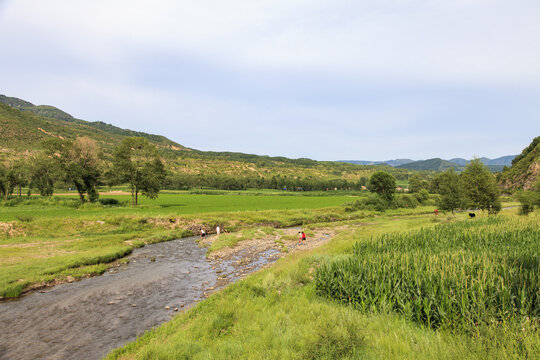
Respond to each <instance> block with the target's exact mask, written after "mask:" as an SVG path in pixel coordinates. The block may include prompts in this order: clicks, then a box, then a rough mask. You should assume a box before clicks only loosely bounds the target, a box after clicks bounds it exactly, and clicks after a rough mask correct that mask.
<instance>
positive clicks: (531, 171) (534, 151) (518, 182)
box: [500, 136, 540, 190]
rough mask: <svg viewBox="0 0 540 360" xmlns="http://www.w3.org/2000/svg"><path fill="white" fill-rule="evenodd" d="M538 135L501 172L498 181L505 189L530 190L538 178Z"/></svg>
mask: <svg viewBox="0 0 540 360" xmlns="http://www.w3.org/2000/svg"><path fill="white" fill-rule="evenodd" d="M539 174H540V136H539V137H536V138H534V139H533V141H532V142H531V144H530V145H529V146H527V147H526V148H525V149H524V150H523V152H522V153H521V154H520V155H518V156H517V157H516V158H515V159H514V161H512V166H511V167H510V168H508V169H507V170H506V171H504V172H503V173H502V174H501V177H500V183H501V184H502V186H503V187H504V188H505V189H507V190H516V189H521V188H525V190H531V189H532V188H533V186H534V184H535V182H536V181H537V180H538V179H540V177H539Z"/></svg>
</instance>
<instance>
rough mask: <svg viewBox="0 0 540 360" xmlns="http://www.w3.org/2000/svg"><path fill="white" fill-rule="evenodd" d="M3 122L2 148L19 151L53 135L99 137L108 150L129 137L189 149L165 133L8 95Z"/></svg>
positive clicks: (0, 109) (0, 103) (1, 107)
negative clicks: (88, 118)
mask: <svg viewBox="0 0 540 360" xmlns="http://www.w3.org/2000/svg"><path fill="white" fill-rule="evenodd" d="M0 123H1V124H2V127H1V128H0V147H2V148H4V149H13V150H15V151H19V150H30V151H31V150H38V149H39V148H40V143H41V142H42V141H44V140H46V139H50V138H52V137H56V138H60V139H75V138H76V137H81V136H88V137H90V138H92V139H94V140H96V141H97V142H98V143H99V144H100V145H101V147H102V148H103V149H104V151H106V152H109V151H111V150H112V149H113V148H114V147H115V146H116V144H118V143H119V142H120V141H122V139H124V138H125V137H128V136H140V137H144V138H146V139H147V140H148V141H150V142H151V143H153V144H155V145H156V146H158V147H159V148H169V149H173V150H181V149H185V148H184V147H183V146H182V145H180V144H177V143H176V142H174V141H171V140H169V139H167V138H166V137H164V136H160V135H152V134H147V133H143V132H138V131H132V130H127V129H121V128H119V127H116V126H113V125H110V124H106V123H103V122H100V121H97V122H89V121H84V120H80V119H76V118H74V117H73V116H71V115H69V114H68V113H66V112H64V111H62V110H60V109H57V108H55V107H54V106H48V105H40V106H36V105H33V104H32V103H29V102H27V101H24V100H21V99H18V98H14V97H7V96H4V95H0Z"/></svg>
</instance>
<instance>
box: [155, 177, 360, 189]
mask: <svg viewBox="0 0 540 360" xmlns="http://www.w3.org/2000/svg"><path fill="white" fill-rule="evenodd" d="M367 181H368V178H366V177H362V178H360V179H359V180H358V181H349V180H345V179H317V178H314V177H305V178H302V177H293V176H281V175H274V176H272V177H262V176H244V177H240V176H231V175H218V174H196V175H195V174H185V173H173V174H169V175H168V176H167V178H166V179H165V182H164V187H165V188H166V189H188V188H214V189H220V190H245V189H276V190H287V191H325V190H361V189H362V186H365V185H367Z"/></svg>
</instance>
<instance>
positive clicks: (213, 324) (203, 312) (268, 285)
mask: <svg viewBox="0 0 540 360" xmlns="http://www.w3.org/2000/svg"><path fill="white" fill-rule="evenodd" d="M498 217H500V218H503V219H504V220H501V223H502V224H503V225H500V226H501V229H502V227H504V226H507V225H508V224H516V226H518V227H519V226H520V225H519V221H523V220H522V219H518V217H517V216H516V215H514V214H513V213H512V214H501V215H498ZM434 219H435V218H434V217H433V216H426V215H413V216H407V217H405V216H401V217H393V216H382V217H378V218H373V219H371V220H370V221H369V222H358V221H350V222H348V223H347V226H344V225H343V224H341V225H340V226H339V227H336V228H335V229H334V230H338V231H339V234H338V235H337V236H335V237H334V238H333V240H332V241H331V242H330V243H328V244H326V245H324V246H322V247H320V248H318V249H315V250H314V251H312V252H310V253H295V254H291V255H290V256H288V257H286V258H284V259H281V260H280V261H278V262H277V263H276V264H275V265H274V266H273V267H272V268H270V269H266V270H264V271H260V272H258V273H256V274H254V275H252V276H250V277H248V278H246V279H244V280H242V281H241V282H238V283H235V284H232V285H230V286H229V287H228V288H226V289H225V290H224V291H221V292H218V293H216V294H214V295H213V296H211V297H210V298H209V299H207V300H205V301H203V302H201V303H199V304H198V305H197V306H195V307H194V308H192V309H191V310H189V311H186V312H185V313H182V314H179V315H178V316H176V317H175V318H174V319H173V320H172V321H170V322H168V323H166V324H164V325H162V326H160V327H159V328H157V329H154V330H152V331H149V332H147V333H146V334H144V335H143V336H142V337H140V338H139V339H138V340H137V341H136V342H133V343H130V344H128V345H126V346H125V347H124V348H122V349H117V350H116V351H114V352H112V353H111V354H110V355H109V357H108V358H109V359H231V358H235V359H236V358H239V359H388V358H397V359H486V358H490V359H509V358H522V359H526V358H532V357H534V356H535V355H534V354H538V352H539V351H540V338H539V333H538V317H537V316H538V304H536V305H534V306H536V308H535V309H536V310H535V311H536V313H535V314H536V318H530V317H529V319H528V320H527V318H526V317H525V316H524V317H523V319H521V320H522V321H521V322H520V321H518V322H509V323H505V324H502V325H500V326H480V327H478V328H477V329H476V331H473V332H472V333H471V332H463V331H461V330H460V329H459V328H443V329H439V330H433V329H431V328H430V327H429V326H426V325H424V324H421V323H416V322H414V321H411V320H410V319H407V318H406V317H405V316H402V315H400V314H398V313H396V312H394V311H392V310H391V309H390V308H386V309H384V308H379V307H374V308H371V309H368V310H364V311H361V310H359V309H358V308H355V307H353V306H349V305H348V304H346V303H343V302H339V301H335V300H332V299H329V298H327V297H323V296H319V295H317V288H316V282H315V276H316V273H317V271H318V270H317V269H318V268H319V267H320V266H321V265H323V264H330V263H332V262H334V261H340V259H344V258H346V257H349V256H350V254H352V250H353V245H354V244H356V243H358V242H360V243H364V242H367V241H375V242H376V241H377V240H376V239H378V236H381V235H384V234H390V233H395V232H404V231H416V230H418V229H420V228H431V227H433V226H446V225H445V224H444V223H447V222H450V223H453V222H464V221H467V222H471V223H472V222H475V221H478V220H479V221H478V222H479V223H481V222H482V221H484V220H483V219H482V218H480V219H476V220H470V219H466V218H465V216H464V214H461V215H459V216H457V217H438V218H436V219H437V221H434ZM538 220H539V219H538V216H536V218H531V219H530V220H528V223H527V224H528V225H527V226H529V227H531V226H532V227H534V226H536V229H538ZM441 223H443V224H442V225H441ZM504 224H506V225H504ZM474 226H475V225H474V224H472V225H471V226H470V227H474ZM441 229H443V228H441ZM373 236H375V238H373ZM370 239H373V240H370ZM538 241H540V240H539V239H534V240H533V244H531V246H532V247H533V248H531V251H533V250H534V248H537V247H538ZM493 246H496V247H497V248H500V247H503V248H504V246H505V245H504V244H494V245H493ZM499 250H502V248H501V249H499ZM533 256H535V255H534V254H533ZM381 261H382V262H381V264H380V267H381V268H384V266H385V264H384V261H383V260H381ZM536 261H538V258H537V255H536ZM532 270H534V269H532ZM522 271H527V269H526V267H524V268H523V269H522ZM532 276H536V277H538V272H536V273H532ZM462 280H465V279H462ZM536 280H537V281H538V278H537V279H536ZM374 286H375V285H374Z"/></svg>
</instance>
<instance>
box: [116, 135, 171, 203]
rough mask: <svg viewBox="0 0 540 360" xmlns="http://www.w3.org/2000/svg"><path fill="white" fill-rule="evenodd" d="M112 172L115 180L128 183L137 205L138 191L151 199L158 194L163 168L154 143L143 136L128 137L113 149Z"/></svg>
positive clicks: (163, 175) (163, 174) (163, 173)
mask: <svg viewBox="0 0 540 360" xmlns="http://www.w3.org/2000/svg"><path fill="white" fill-rule="evenodd" d="M113 174H114V176H115V182H117V183H126V182H127V183H128V184H129V186H130V189H131V197H132V200H133V205H137V204H138V196H139V192H140V193H141V194H142V195H144V196H147V197H149V198H151V199H154V198H156V197H157V196H158V193H159V189H160V188H161V184H162V182H163V180H164V179H165V168H164V166H163V163H162V162H161V159H160V158H159V154H158V152H157V149H156V147H155V146H154V145H152V144H150V143H149V142H148V141H147V140H146V139H145V138H141V137H128V138H125V139H124V140H123V141H122V142H121V143H120V145H118V146H117V147H116V149H115V151H114V157H113Z"/></svg>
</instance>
